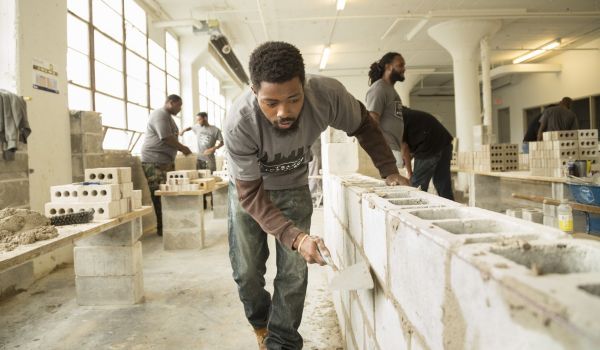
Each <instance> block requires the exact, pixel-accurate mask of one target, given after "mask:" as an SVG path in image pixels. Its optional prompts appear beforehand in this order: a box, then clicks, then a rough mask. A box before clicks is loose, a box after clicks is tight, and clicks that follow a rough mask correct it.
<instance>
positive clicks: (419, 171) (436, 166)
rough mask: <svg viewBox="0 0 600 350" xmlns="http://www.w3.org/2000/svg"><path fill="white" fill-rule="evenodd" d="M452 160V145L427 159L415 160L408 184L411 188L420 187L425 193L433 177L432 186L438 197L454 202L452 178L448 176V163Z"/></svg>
mask: <svg viewBox="0 0 600 350" xmlns="http://www.w3.org/2000/svg"><path fill="white" fill-rule="evenodd" d="M451 160H452V145H451V144H450V145H447V146H446V147H444V148H443V149H442V150H441V151H440V152H438V153H436V154H434V155H432V156H429V157H427V158H415V166H414V169H413V175H412V177H411V178H410V184H411V185H412V186H413V187H418V186H421V190H423V191H425V192H427V189H428V188H429V181H430V180H431V178H432V177H433V185H434V186H435V190H436V191H437V193H438V195H439V196H440V197H444V198H447V199H450V200H454V194H453V192H452V177H451V174H450V161H451Z"/></svg>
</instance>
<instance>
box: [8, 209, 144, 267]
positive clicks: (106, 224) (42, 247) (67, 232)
mask: <svg viewBox="0 0 600 350" xmlns="http://www.w3.org/2000/svg"><path fill="white" fill-rule="evenodd" d="M150 213H152V207H150V206H145V207H142V208H141V209H137V210H134V211H132V212H129V213H127V214H124V215H121V216H118V217H116V218H113V219H110V220H101V221H93V222H90V223H87V224H78V225H68V226H58V227H57V228H56V229H57V230H58V236H57V237H55V238H52V239H47V240H44V241H37V242H34V243H32V244H24V245H19V246H18V247H17V248H15V249H14V250H11V251H10V252H0V271H4V270H6V269H8V268H11V267H13V266H16V265H20V264H22V263H24V262H27V261H29V260H31V259H33V258H36V257H38V256H40V255H42V254H46V253H49V252H52V251H54V250H56V249H58V248H60V247H63V246H65V245H68V244H72V243H73V242H74V241H75V240H78V239H81V238H86V237H90V236H93V235H96V234H99V233H101V232H104V231H106V230H108V229H111V228H114V227H116V226H119V225H121V224H123V223H126V222H129V221H131V220H134V219H136V218H139V217H142V216H144V215H147V214H150Z"/></svg>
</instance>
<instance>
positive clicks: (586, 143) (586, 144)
mask: <svg viewBox="0 0 600 350" xmlns="http://www.w3.org/2000/svg"><path fill="white" fill-rule="evenodd" d="M578 143H579V149H580V150H581V149H590V148H591V149H594V150H597V149H598V140H591V139H582V140H579V141H578Z"/></svg>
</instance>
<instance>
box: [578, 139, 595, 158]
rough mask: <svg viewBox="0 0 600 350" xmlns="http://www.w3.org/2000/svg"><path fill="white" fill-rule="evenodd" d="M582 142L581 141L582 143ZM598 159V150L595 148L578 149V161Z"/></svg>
mask: <svg viewBox="0 0 600 350" xmlns="http://www.w3.org/2000/svg"><path fill="white" fill-rule="evenodd" d="M582 142H583V141H582ZM597 157H598V149H597V148H580V149H579V156H578V158H579V159H582V160H586V159H590V158H597Z"/></svg>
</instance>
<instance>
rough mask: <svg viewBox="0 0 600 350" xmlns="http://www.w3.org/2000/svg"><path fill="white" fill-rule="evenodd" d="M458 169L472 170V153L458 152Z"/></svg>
mask: <svg viewBox="0 0 600 350" xmlns="http://www.w3.org/2000/svg"><path fill="white" fill-rule="evenodd" d="M458 168H459V169H460V170H473V152H458Z"/></svg>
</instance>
